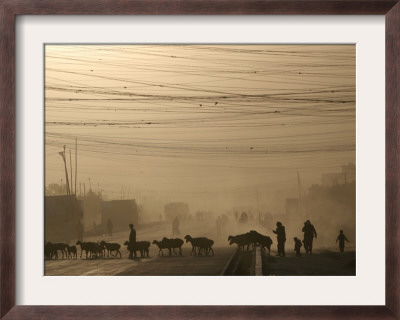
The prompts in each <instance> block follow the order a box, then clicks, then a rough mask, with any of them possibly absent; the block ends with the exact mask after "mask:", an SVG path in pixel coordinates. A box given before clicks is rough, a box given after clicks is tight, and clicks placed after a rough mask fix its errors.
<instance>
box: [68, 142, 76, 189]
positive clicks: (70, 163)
mask: <svg viewBox="0 0 400 320" xmlns="http://www.w3.org/2000/svg"><path fill="white" fill-rule="evenodd" d="M69 166H70V169H71V192H72V193H74V188H73V185H74V183H73V182H72V157H71V150H69ZM75 193H76V190H75Z"/></svg>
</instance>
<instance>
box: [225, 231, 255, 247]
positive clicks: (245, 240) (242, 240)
mask: <svg viewBox="0 0 400 320" xmlns="http://www.w3.org/2000/svg"><path fill="white" fill-rule="evenodd" d="M228 241H229V245H232V244H234V243H236V244H237V245H238V248H239V250H240V248H242V249H243V251H244V247H245V246H247V250H249V247H250V245H251V244H254V239H253V236H252V235H251V234H250V233H244V234H239V235H236V236H229V237H228Z"/></svg>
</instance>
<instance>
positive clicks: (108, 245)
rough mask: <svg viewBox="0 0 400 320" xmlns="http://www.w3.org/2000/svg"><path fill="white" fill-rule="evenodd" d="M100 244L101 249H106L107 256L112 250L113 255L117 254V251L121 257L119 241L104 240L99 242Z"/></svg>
mask: <svg viewBox="0 0 400 320" xmlns="http://www.w3.org/2000/svg"><path fill="white" fill-rule="evenodd" d="M100 246H101V247H102V248H103V249H106V250H107V258H108V257H110V253H111V256H112V255H113V254H112V252H113V251H115V255H114V257H116V256H117V254H118V253H119V257H120V258H121V257H122V255H121V251H119V249H120V248H121V245H120V244H119V243H107V242H105V241H104V240H103V241H101V242H100Z"/></svg>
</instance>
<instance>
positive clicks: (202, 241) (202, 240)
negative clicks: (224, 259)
mask: <svg viewBox="0 0 400 320" xmlns="http://www.w3.org/2000/svg"><path fill="white" fill-rule="evenodd" d="M185 239H186V242H190V243H191V244H192V251H191V253H190V254H191V255H192V254H194V255H196V248H197V249H198V255H201V250H203V249H204V253H205V254H206V255H208V253H209V252H210V251H212V254H214V250H213V249H212V245H213V244H214V241H213V240H211V239H208V238H206V237H199V238H192V237H191V236H190V235H186V236H185Z"/></svg>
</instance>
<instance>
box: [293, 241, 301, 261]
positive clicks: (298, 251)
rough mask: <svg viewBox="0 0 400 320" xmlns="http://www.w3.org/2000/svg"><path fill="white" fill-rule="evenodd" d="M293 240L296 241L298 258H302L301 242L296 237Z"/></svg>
mask: <svg viewBox="0 0 400 320" xmlns="http://www.w3.org/2000/svg"><path fill="white" fill-rule="evenodd" d="M293 240H294V251H296V256H297V257H300V256H301V253H300V248H301V246H302V243H301V240H300V239H298V238H297V237H294V238H293Z"/></svg>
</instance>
